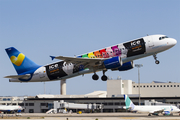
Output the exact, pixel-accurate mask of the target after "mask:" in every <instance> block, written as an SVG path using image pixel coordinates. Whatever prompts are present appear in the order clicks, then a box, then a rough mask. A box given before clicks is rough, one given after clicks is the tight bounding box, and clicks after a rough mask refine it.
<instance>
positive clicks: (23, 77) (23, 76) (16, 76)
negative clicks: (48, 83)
mask: <svg viewBox="0 0 180 120" xmlns="http://www.w3.org/2000/svg"><path fill="white" fill-rule="evenodd" d="M29 77H31V75H30V74H25V75H10V76H5V77H4V78H16V79H18V78H21V79H28V78H29Z"/></svg>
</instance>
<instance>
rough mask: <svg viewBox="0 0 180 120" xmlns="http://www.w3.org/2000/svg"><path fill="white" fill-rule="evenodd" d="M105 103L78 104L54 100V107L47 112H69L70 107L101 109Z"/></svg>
mask: <svg viewBox="0 0 180 120" xmlns="http://www.w3.org/2000/svg"><path fill="white" fill-rule="evenodd" d="M102 108H103V104H78V103H68V102H64V100H61V101H60V102H58V101H54V109H50V110H49V111H47V112H46V113H47V114H49V113H68V112H69V111H67V109H68V110H70V109H81V110H89V111H90V110H92V111H94V110H101V109H102Z"/></svg>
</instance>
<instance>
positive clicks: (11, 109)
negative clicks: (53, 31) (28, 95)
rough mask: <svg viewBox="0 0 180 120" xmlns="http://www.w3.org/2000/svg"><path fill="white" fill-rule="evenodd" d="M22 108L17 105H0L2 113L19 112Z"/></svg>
mask: <svg viewBox="0 0 180 120" xmlns="http://www.w3.org/2000/svg"><path fill="white" fill-rule="evenodd" d="M22 110H23V108H22V107H21V106H19V105H8V106H7V105H0V112H3V113H18V114H17V115H19V113H20V112H21V111H22Z"/></svg>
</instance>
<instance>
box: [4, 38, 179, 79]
mask: <svg viewBox="0 0 180 120" xmlns="http://www.w3.org/2000/svg"><path fill="white" fill-rule="evenodd" d="M176 43H177V41H176V40H175V39H173V38H168V37H167V36H166V35H149V36H145V37H141V38H138V39H134V40H131V41H128V42H124V43H121V44H116V45H113V46H110V47H106V48H103V49H99V50H95V51H93V52H90V53H86V54H81V55H78V56H76V57H64V56H57V57H56V56H50V57H51V58H52V60H53V59H60V60H62V61H60V62H55V63H52V64H48V65H44V66H40V65H37V64H36V63H34V62H33V61H32V60H30V59H29V58H28V57H26V56H25V55H24V54H23V53H21V52H19V51H18V50H17V49H15V48H14V47H9V48H6V49H5V50H6V52H7V54H8V56H9V58H10V60H11V62H12V64H13V66H14V68H15V69H16V72H17V74H18V75H10V76H5V78H10V79H9V81H10V82H46V81H54V80H65V79H68V78H72V77H75V76H79V75H82V76H83V75H84V74H89V73H94V74H93V76H92V79H93V80H98V79H99V76H98V75H97V74H96V72H98V71H102V72H103V76H102V77H101V79H102V80H103V81H106V80H107V76H106V75H105V72H106V71H107V70H112V71H116V70H119V71H126V70H130V69H132V68H133V67H134V64H133V61H134V60H136V59H140V58H143V57H147V56H151V55H153V57H154V59H155V63H156V64H159V63H160V62H159V60H157V56H156V55H157V53H160V52H163V51H165V50H167V49H170V48H171V47H173V46H174V45H176Z"/></svg>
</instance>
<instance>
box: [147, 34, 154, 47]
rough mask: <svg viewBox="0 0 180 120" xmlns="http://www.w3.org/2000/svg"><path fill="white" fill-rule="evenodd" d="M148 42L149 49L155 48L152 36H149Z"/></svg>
mask: <svg viewBox="0 0 180 120" xmlns="http://www.w3.org/2000/svg"><path fill="white" fill-rule="evenodd" d="M147 40H148V46H149V48H152V47H153V46H154V42H153V38H152V37H151V36H148V37H147Z"/></svg>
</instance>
